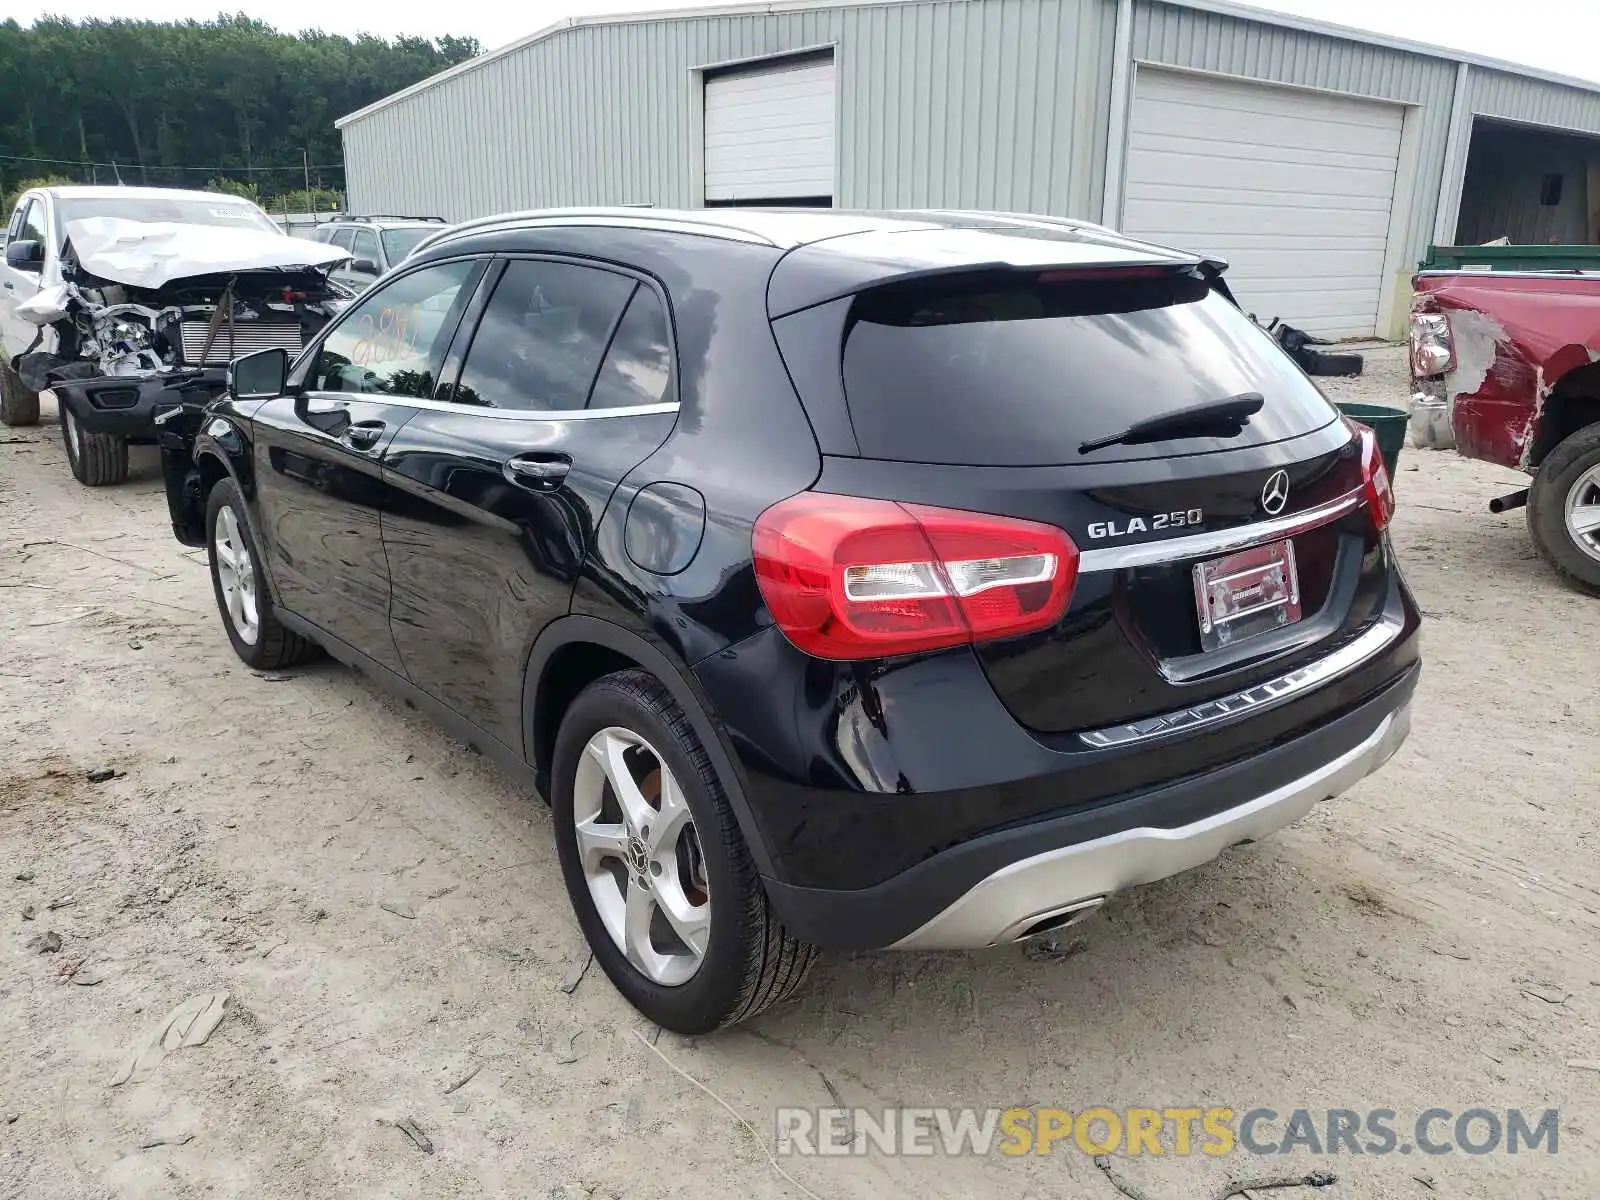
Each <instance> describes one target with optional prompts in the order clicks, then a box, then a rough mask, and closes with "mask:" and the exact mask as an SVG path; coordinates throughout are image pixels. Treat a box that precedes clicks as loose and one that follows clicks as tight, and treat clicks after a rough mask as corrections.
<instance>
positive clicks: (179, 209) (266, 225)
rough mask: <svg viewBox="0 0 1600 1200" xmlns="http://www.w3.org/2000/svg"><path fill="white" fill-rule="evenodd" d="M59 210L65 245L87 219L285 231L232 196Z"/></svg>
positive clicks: (83, 204) (118, 199)
mask: <svg viewBox="0 0 1600 1200" xmlns="http://www.w3.org/2000/svg"><path fill="white" fill-rule="evenodd" d="M56 211H57V213H58V214H59V216H60V218H61V226H60V228H61V231H62V236H61V240H62V244H63V245H65V244H66V227H67V225H68V224H70V223H71V222H73V221H82V220H84V219H85V218H87V217H117V218H120V219H121V220H124V221H172V222H176V223H177V224H179V225H216V226H220V227H222V228H224V229H253V230H256V231H257V232H260V233H280V232H282V231H281V230H280V229H279V228H278V227H277V226H276V225H274V224H273V223H272V221H271V220H270V219H269V218H268V216H267V215H266V213H264V212H262V211H261V210H260V209H259V208H256V207H255V206H254V205H253V204H245V203H242V202H240V201H238V200H234V199H232V198H231V197H228V196H217V197H216V198H215V199H211V198H209V197H200V196H196V197H194V198H192V199H190V198H187V197H185V198H183V199H177V200H175V199H172V198H170V197H160V196H108V197H104V198H90V197H88V196H80V197H68V198H64V199H61V200H59V201H57V208H56Z"/></svg>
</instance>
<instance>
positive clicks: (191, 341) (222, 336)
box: [179, 320, 302, 367]
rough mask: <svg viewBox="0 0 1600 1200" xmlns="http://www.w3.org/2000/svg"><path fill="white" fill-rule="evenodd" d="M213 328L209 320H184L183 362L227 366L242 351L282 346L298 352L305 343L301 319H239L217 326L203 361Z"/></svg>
mask: <svg viewBox="0 0 1600 1200" xmlns="http://www.w3.org/2000/svg"><path fill="white" fill-rule="evenodd" d="M210 328H211V325H210V322H208V321H184V322H182V323H181V324H180V326H179V331H180V334H181V336H182V339H183V361H184V363H185V364H186V365H187V366H191V367H225V366H227V365H228V364H229V363H230V362H232V361H233V360H234V359H236V358H238V357H239V356H240V355H241V354H254V353H255V352H256V351H257V350H270V349H273V348H274V347H280V348H282V349H284V350H287V351H289V353H291V354H298V353H299V352H300V347H301V344H302V338H301V335H300V323H299V322H298V321H261V320H256V321H235V322H234V323H233V324H232V325H229V324H227V323H226V322H224V323H223V324H222V325H221V326H220V327H219V328H218V329H217V336H216V338H215V339H214V340H213V341H212V343H211V351H210V353H208V354H206V356H205V361H204V362H201V361H200V355H201V352H202V351H203V350H204V349H205V345H206V336H207V334H208V333H209V331H210Z"/></svg>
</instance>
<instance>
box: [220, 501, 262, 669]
mask: <svg viewBox="0 0 1600 1200" xmlns="http://www.w3.org/2000/svg"><path fill="white" fill-rule="evenodd" d="M213 542H214V545H215V546H216V561H217V586H218V587H219V588H221V590H222V604H223V608H224V609H225V610H226V612H227V614H228V621H229V622H230V623H231V624H232V625H233V629H234V632H235V633H237V634H238V635H239V640H240V641H242V642H244V643H246V644H247V645H251V646H253V645H255V644H256V638H257V637H259V636H260V634H261V611H260V608H259V605H258V603H257V599H256V570H255V563H254V562H253V561H251V558H250V546H249V544H248V543H247V542H246V541H245V539H244V535H243V534H242V533H241V532H240V529H239V518H238V517H236V516H235V515H234V512H233V509H232V508H231V507H229V506H228V505H226V504H224V505H223V506H222V507H221V508H219V509H218V510H217V525H216V529H215V530H214V532H213Z"/></svg>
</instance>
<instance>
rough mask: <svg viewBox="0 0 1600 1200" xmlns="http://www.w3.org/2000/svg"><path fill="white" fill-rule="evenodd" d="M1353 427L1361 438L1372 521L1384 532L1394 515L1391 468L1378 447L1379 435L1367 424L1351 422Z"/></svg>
mask: <svg viewBox="0 0 1600 1200" xmlns="http://www.w3.org/2000/svg"><path fill="white" fill-rule="evenodd" d="M1351 428H1352V429H1354V430H1355V433H1356V436H1357V437H1358V438H1360V439H1361V490H1362V491H1364V492H1365V493H1366V496H1367V507H1368V508H1369V509H1371V510H1372V523H1373V524H1374V525H1376V526H1377V527H1378V532H1379V533H1382V532H1383V531H1384V530H1385V529H1387V528H1389V519H1390V518H1391V517H1393V516H1394V485H1393V484H1392V483H1391V482H1390V481H1389V468H1388V467H1386V466H1384V464H1383V453H1382V451H1380V450H1379V449H1378V435H1377V434H1375V433H1373V432H1372V430H1371V428H1370V427H1368V426H1366V425H1360V424H1356V423H1355V422H1351Z"/></svg>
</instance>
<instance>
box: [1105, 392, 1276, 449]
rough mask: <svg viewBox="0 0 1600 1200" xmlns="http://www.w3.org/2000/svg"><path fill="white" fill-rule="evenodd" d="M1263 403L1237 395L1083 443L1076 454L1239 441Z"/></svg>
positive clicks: (1258, 397)
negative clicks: (1186, 441)
mask: <svg viewBox="0 0 1600 1200" xmlns="http://www.w3.org/2000/svg"><path fill="white" fill-rule="evenodd" d="M1265 403H1266V401H1265V400H1264V399H1262V396H1261V393H1260V392H1240V393H1239V394H1238V395H1237V396H1229V397H1227V398H1226V399H1223V400H1208V401H1206V402H1205V403H1204V404H1196V405H1193V406H1191V407H1189V408H1180V409H1177V410H1175V411H1173V412H1169V413H1163V414H1162V415H1161V416H1159V417H1149V418H1147V419H1146V420H1143V421H1135V422H1134V423H1133V424H1132V425H1129V426H1128V427H1127V428H1126V429H1124V430H1123V431H1122V432H1121V433H1114V434H1112V435H1111V436H1110V437H1103V438H1096V439H1095V440H1094V441H1092V442H1084V443H1083V444H1082V445H1081V446H1079V447H1078V453H1079V454H1088V453H1090V452H1091V451H1093V450H1104V449H1105V448H1106V447H1107V446H1141V445H1144V444H1145V443H1147V442H1164V441H1167V440H1168V439H1170V438H1191V437H1238V436H1239V434H1240V433H1241V432H1242V431H1243V430H1244V427H1245V425H1247V424H1248V423H1249V421H1250V418H1251V417H1253V416H1255V415H1256V414H1257V413H1258V412H1260V411H1261V406H1262V405H1263V404H1265Z"/></svg>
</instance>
